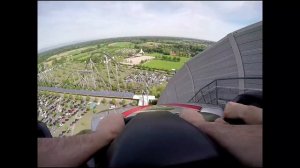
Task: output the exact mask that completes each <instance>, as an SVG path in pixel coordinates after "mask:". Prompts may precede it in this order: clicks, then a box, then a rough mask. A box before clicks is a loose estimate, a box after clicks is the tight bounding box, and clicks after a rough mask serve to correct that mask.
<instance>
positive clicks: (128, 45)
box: [108, 42, 134, 48]
mask: <svg viewBox="0 0 300 168" xmlns="http://www.w3.org/2000/svg"><path fill="white" fill-rule="evenodd" d="M133 46H134V44H133V43H131V42H115V43H110V44H109V45H108V47H117V48H133Z"/></svg>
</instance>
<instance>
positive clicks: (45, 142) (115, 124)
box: [38, 113, 125, 167]
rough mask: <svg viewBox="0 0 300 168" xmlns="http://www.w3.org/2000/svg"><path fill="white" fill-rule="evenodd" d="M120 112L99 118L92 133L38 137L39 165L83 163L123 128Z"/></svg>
mask: <svg viewBox="0 0 300 168" xmlns="http://www.w3.org/2000/svg"><path fill="white" fill-rule="evenodd" d="M124 126H125V123H124V119H123V116H122V115H121V114H114V113H111V114H110V115H109V116H108V117H106V118H104V119H103V120H101V122H100V123H99V125H98V126H97V130H96V132H94V133H90V134H84V135H76V136H71V137H65V138H38V166H39V167H55V166H59V167H75V166H80V165H81V164H83V163H84V162H85V161H87V159H88V158H89V157H91V156H92V155H93V154H94V153H95V152H97V151H98V150H99V149H101V148H102V147H104V146H106V145H107V144H109V143H110V142H111V141H112V140H113V139H114V138H115V137H117V136H118V134H119V133H120V132H121V131H122V130H123V129H124Z"/></svg>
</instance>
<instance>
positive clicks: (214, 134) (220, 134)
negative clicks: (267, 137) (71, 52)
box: [179, 103, 262, 167]
mask: <svg viewBox="0 0 300 168" xmlns="http://www.w3.org/2000/svg"><path fill="white" fill-rule="evenodd" d="M253 107H254V106H252V107H250V108H249V107H246V108H245V105H241V104H238V103H228V104H227V105H226V109H225V111H226V115H225V117H227V118H231V117H232V118H242V119H245V121H246V123H247V122H248V123H249V122H250V123H251V124H252V123H254V122H253V121H255V122H257V121H262V115H258V113H256V112H258V110H260V109H256V108H253ZM253 109H254V111H255V112H254V113H251V112H253ZM260 112H262V111H260ZM240 113H243V114H240ZM245 114H246V115H245ZM253 115H254V116H255V117H253ZM179 116H180V117H181V118H183V119H184V120H186V121H187V122H189V123H191V124H192V125H194V126H196V127H198V128H199V129H201V130H202V131H203V132H204V133H206V134H208V135H209V136H210V137H211V138H213V139H215V140H216V141H217V142H218V143H219V144H220V145H221V146H223V147H224V148H225V149H227V150H228V151H229V152H230V153H232V154H233V155H234V156H235V157H236V158H237V159H239V160H240V161H241V163H243V164H245V165H246V166H253V167H262V125H230V124H228V123H226V122H225V121H224V120H223V119H222V118H218V119H216V120H215V122H207V121H205V120H204V118H203V116H202V114H201V113H199V112H197V111H194V110H185V111H183V112H182V113H180V115H179ZM259 116H261V118H260V117H259ZM252 119H254V120H252ZM261 123H262V122H261Z"/></svg>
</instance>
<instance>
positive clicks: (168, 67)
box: [143, 57, 189, 70]
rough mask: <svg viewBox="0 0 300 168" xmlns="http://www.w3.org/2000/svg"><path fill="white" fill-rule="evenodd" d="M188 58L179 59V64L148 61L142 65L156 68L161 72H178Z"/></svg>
mask: <svg viewBox="0 0 300 168" xmlns="http://www.w3.org/2000/svg"><path fill="white" fill-rule="evenodd" d="M188 60H189V58H186V57H180V62H172V61H164V60H150V61H148V62H146V63H144V64H143V65H144V66H146V67H150V68H157V69H161V70H172V69H176V70H179V69H180V68H181V67H182V66H183V65H184V63H185V62H187V61H188Z"/></svg>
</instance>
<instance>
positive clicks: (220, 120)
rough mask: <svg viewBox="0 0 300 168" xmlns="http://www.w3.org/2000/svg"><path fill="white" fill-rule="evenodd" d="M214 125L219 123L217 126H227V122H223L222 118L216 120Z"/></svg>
mask: <svg viewBox="0 0 300 168" xmlns="http://www.w3.org/2000/svg"><path fill="white" fill-rule="evenodd" d="M215 123H219V124H229V123H228V122H226V121H224V120H223V118H217V119H216V120H215Z"/></svg>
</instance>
